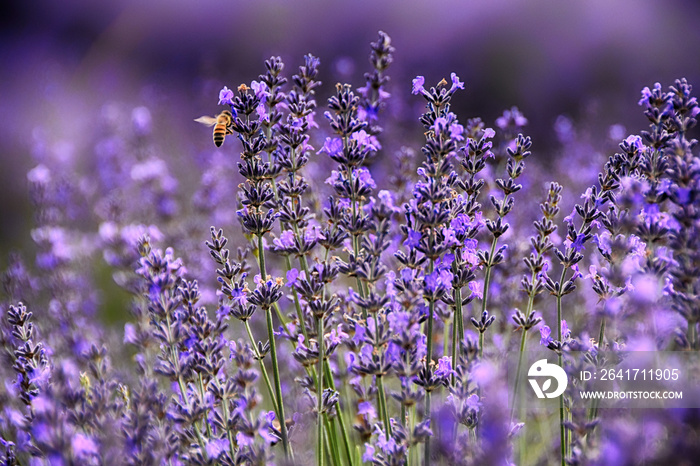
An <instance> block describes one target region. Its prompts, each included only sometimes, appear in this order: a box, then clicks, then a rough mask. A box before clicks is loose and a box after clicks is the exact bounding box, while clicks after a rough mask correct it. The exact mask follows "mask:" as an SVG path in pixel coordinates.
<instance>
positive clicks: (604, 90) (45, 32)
mask: <svg viewBox="0 0 700 466" xmlns="http://www.w3.org/2000/svg"><path fill="white" fill-rule="evenodd" d="M698 19H700V3H699V2H695V1H681V0H659V1H640V0H616V1H614V2H611V1H609V0H587V1H585V2H582V1H578V2H577V1H547V0H529V1H527V2H525V1H507V0H489V1H468V2H467V1H460V0H443V1H441V2H419V1H406V0H391V1H382V2H376V1H371V0H362V1H353V2H337V1H332V2H322V1H311V0H298V1H284V0H260V1H255V2H252V1H244V2H239V1H233V0H198V1H174V0H148V1H141V0H139V1H120V2H116V1H99V2H93V1H79V0H63V1H61V2H54V1H48V0H44V1H34V2H20V1H7V2H2V6H0V167H2V168H1V169H0V199H2V201H1V202H0V225H1V226H0V266H4V265H5V264H6V261H7V254H8V251H9V250H12V249H19V248H23V247H26V246H27V245H28V244H30V243H31V240H30V238H29V233H28V232H29V231H30V229H31V227H32V224H33V220H32V213H31V204H30V202H29V198H28V195H27V178H26V172H27V171H28V170H29V169H31V168H32V167H33V166H35V165H36V164H37V162H38V161H41V160H42V158H47V157H50V158H52V159H53V163H63V164H66V165H67V166H71V167H75V170H81V169H84V167H86V166H87V167H89V166H90V163H91V161H90V159H91V157H93V155H94V153H95V152H94V151H95V144H96V141H98V140H99V137H98V136H99V134H97V133H99V132H100V131H102V130H103V129H102V128H103V124H102V123H101V122H102V121H103V120H104V119H105V118H109V115H110V112H114V111H115V109H120V108H125V109H129V110H130V109H133V108H136V107H139V106H145V107H147V108H148V109H149V111H150V112H151V115H152V118H153V128H154V129H153V131H154V135H155V139H156V142H157V144H158V149H159V151H160V153H161V155H160V156H161V157H164V158H166V159H167V161H168V163H169V164H170V166H171V168H172V169H173V170H174V173H175V176H176V178H178V180H179V182H180V185H181V186H184V187H185V188H184V190H185V192H186V191H187V189H186V187H187V186H188V183H189V184H191V183H195V182H196V181H197V180H198V178H197V177H196V176H195V175H193V173H197V171H196V170H191V168H192V167H196V165H197V164H201V163H202V160H203V159H204V158H206V157H207V155H206V154H208V153H211V151H212V146H211V142H210V136H209V134H208V130H205V129H203V128H202V127H200V126H199V125H197V124H196V123H193V121H192V120H193V118H196V117H198V116H200V115H202V114H214V113H216V112H217V111H218V110H217V106H216V103H217V95H218V90H219V89H220V88H221V87H222V86H223V85H228V86H229V87H235V86H237V85H238V84H239V83H241V82H248V83H249V82H250V81H251V80H253V79H256V78H257V76H258V75H259V74H260V73H262V72H263V66H262V62H263V60H264V59H265V58H268V57H269V56H270V55H273V54H275V55H281V56H282V57H283V59H284V60H285V62H286V63H287V65H288V69H296V66H297V65H298V64H300V62H301V57H302V55H303V54H305V53H309V52H310V53H313V54H315V55H316V56H318V57H320V58H321V61H322V74H321V76H320V79H321V80H322V81H323V82H324V86H325V87H324V88H323V89H321V90H320V91H319V92H318V95H319V96H320V97H321V98H320V99H319V101H320V102H319V104H320V105H321V106H322V105H323V104H324V103H325V98H326V97H327V96H328V95H329V88H330V86H332V85H333V84H335V83H336V82H338V81H343V82H350V83H353V84H355V85H361V84H362V83H363V79H362V73H364V72H365V71H366V70H367V69H368V63H367V56H368V52H369V46H368V44H369V42H370V41H371V40H376V33H377V31H378V30H384V31H386V32H387V33H388V34H389V35H390V36H391V37H392V39H393V45H394V46H395V47H396V53H395V55H394V57H395V62H394V64H393V66H392V68H391V70H390V73H389V74H390V75H391V77H392V79H393V81H392V84H391V86H390V90H391V91H392V92H393V93H395V94H396V93H399V94H404V95H405V96H406V98H405V99H404V100H403V102H405V105H404V106H401V105H395V106H394V107H393V108H391V109H389V110H388V111H389V113H390V115H389V118H391V119H392V120H393V121H394V122H395V124H398V125H404V126H405V128H406V140H405V142H406V143H411V142H412V141H414V140H415V141H419V140H420V136H421V131H420V130H419V128H418V125H417V122H416V118H417V116H418V115H419V114H420V111H421V103H422V101H421V99H417V98H410V96H409V90H410V82H411V78H413V77H414V76H416V75H419V74H420V75H425V76H426V80H427V82H428V83H436V82H437V81H439V80H440V79H441V78H442V77H448V76H449V73H450V72H452V71H454V72H457V74H458V75H459V76H460V77H461V78H462V80H463V81H465V82H466V92H463V93H460V95H459V97H458V98H457V99H455V107H456V108H455V110H456V112H457V113H458V115H460V118H462V119H466V118H467V117H471V116H477V115H478V116H481V117H483V118H484V120H486V121H487V123H490V124H493V123H492V122H493V120H494V119H495V118H496V117H497V116H498V115H499V114H500V113H501V112H502V111H503V110H504V109H506V108H509V107H511V106H513V105H517V106H518V107H519V108H520V109H521V110H522V112H523V113H524V114H525V115H526V116H527V118H528V119H529V122H530V124H529V125H528V128H527V131H528V134H530V135H532V136H533V140H534V143H535V145H534V150H535V154H536V156H537V158H538V159H539V160H540V161H548V160H551V159H556V158H562V157H566V156H567V154H566V153H565V152H566V151H563V150H561V141H560V139H561V137H560V136H561V134H558V133H557V132H556V131H554V130H553V128H554V126H555V123H556V122H557V121H559V124H562V121H563V122H564V124H565V125H566V124H568V122H573V123H574V127H577V128H585V131H586V134H590V135H591V137H590V138H589V139H590V145H589V146H590V150H591V154H593V153H595V152H597V151H606V150H610V148H609V142H610V141H607V140H606V138H608V135H609V128H610V127H611V126H612V125H615V124H619V125H622V126H614V127H613V128H614V130H615V131H616V134H615V135H616V136H618V137H619V136H620V135H622V134H626V133H625V131H629V132H638V131H639V130H640V129H643V128H644V127H645V126H646V122H645V119H644V117H643V115H642V114H641V112H640V110H639V107H637V100H638V99H639V92H640V90H641V88H642V87H644V86H647V85H652V84H653V83H654V82H656V81H660V82H661V83H662V84H664V85H668V84H671V83H672V81H673V79H675V78H677V77H682V76H685V77H687V78H688V80H689V81H690V82H691V83H695V84H698V83H700V60H698V57H699V56H700V28H699V27H698ZM290 74H291V73H290ZM127 114H128V112H127ZM561 115H565V116H567V117H568V118H569V119H568V120H561V119H559V120H558V119H557V118H558V117H560V116H561ZM411 129H413V131H410V130H411ZM560 129H561V128H560ZM580 131H583V129H582V130H580ZM606 144H607V145H606ZM414 147H419V145H418V144H416V145H415V146H414ZM578 147H579V148H580V147H581V146H580V145H579V146H578ZM613 148H614V146H613ZM584 152H585V151H584ZM203 154H204V155H203ZM577 157H586V154H585V153H584V154H578V155H577ZM545 165H546V164H545ZM81 167H82V168H81Z"/></svg>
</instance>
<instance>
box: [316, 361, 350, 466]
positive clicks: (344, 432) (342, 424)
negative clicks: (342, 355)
mask: <svg viewBox="0 0 700 466" xmlns="http://www.w3.org/2000/svg"><path fill="white" fill-rule="evenodd" d="M323 369H324V371H325V374H326V381H327V383H328V386H329V387H330V388H331V390H333V391H335V390H336V388H335V381H334V380H333V374H332V373H331V365H330V363H329V362H328V360H326V361H325V364H324V367H323ZM345 387H346V388H347V385H346V386H345ZM346 399H349V397H346ZM337 411H338V424H340V433H341V434H342V436H343V451H344V453H345V458H346V459H347V460H348V465H350V466H352V465H353V464H354V461H353V459H352V453H351V451H350V438H349V435H348V430H347V428H346V427H345V416H344V414H343V410H342V409H341V406H338V409H337Z"/></svg>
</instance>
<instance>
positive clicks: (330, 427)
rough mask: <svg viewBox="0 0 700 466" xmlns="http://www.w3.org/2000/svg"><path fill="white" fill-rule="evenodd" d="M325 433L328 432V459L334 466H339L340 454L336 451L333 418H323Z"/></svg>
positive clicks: (340, 463)
mask: <svg viewBox="0 0 700 466" xmlns="http://www.w3.org/2000/svg"><path fill="white" fill-rule="evenodd" d="M324 420H325V424H326V431H328V439H327V443H326V444H327V446H328V451H329V455H328V456H329V458H330V459H331V462H332V463H333V464H334V465H337V466H341V465H342V464H343V463H342V462H341V461H340V452H339V451H338V438H337V435H336V432H335V418H328V417H325V419H324Z"/></svg>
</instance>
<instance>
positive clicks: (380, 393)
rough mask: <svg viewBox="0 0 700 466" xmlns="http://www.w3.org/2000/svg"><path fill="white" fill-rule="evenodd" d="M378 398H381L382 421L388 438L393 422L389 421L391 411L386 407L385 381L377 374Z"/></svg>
mask: <svg viewBox="0 0 700 466" xmlns="http://www.w3.org/2000/svg"><path fill="white" fill-rule="evenodd" d="M377 391H378V393H377V398H378V399H379V411H380V412H381V416H382V421H384V432H385V435H386V439H387V440H389V438H390V437H391V423H390V422H389V411H388V410H387V408H386V394H385V393H384V382H383V381H382V376H381V375H378V376H377Z"/></svg>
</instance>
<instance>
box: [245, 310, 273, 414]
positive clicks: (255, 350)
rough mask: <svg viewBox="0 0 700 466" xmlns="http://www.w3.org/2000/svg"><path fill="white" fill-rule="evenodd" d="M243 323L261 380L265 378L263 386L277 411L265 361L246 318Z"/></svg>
mask: <svg viewBox="0 0 700 466" xmlns="http://www.w3.org/2000/svg"><path fill="white" fill-rule="evenodd" d="M243 324H244V327H245V329H246V332H247V333H248V338H250V344H251V345H252V346H253V354H254V355H255V359H257V360H258V363H259V364H260V371H261V372H262V375H263V380H265V386H267V392H268V394H269V395H270V399H271V400H272V405H273V406H274V407H275V413H277V411H278V410H279V407H278V406H277V397H276V396H275V392H274V390H273V389H272V384H271V383H270V376H269V375H268V374H267V369H266V368H265V362H264V361H263V358H261V357H260V354H259V353H258V347H257V346H256V343H255V337H254V336H253V332H252V331H251V330H250V323H249V322H248V321H247V320H246V321H244V322H243Z"/></svg>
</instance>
